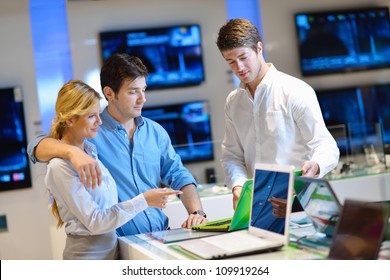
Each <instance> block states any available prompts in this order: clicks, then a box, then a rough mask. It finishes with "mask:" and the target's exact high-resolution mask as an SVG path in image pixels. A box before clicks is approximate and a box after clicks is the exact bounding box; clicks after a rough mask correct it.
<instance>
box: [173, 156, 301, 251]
mask: <svg viewBox="0 0 390 280" xmlns="http://www.w3.org/2000/svg"><path fill="white" fill-rule="evenodd" d="M293 170H294V169H293V167H292V166H280V165H273V164H260V163H258V164H256V165H255V169H254V173H253V174H254V179H253V188H252V200H251V204H250V206H251V207H250V222H249V227H248V229H246V230H240V231H234V232H228V233H223V234H220V235H216V236H211V237H204V238H200V239H194V240H188V241H183V242H180V243H178V245H179V246H180V248H181V249H183V250H185V251H187V252H189V253H191V254H193V255H196V256H198V257H200V258H202V259H223V258H229V257H235V256H241V255H248V254H255V253H261V252H269V251H273V250H278V249H280V248H282V247H283V246H285V245H287V244H288V242H289V235H288V229H289V215H290V209H291V202H292V189H293V183H294V172H293ZM272 196H275V197H280V198H285V199H287V206H286V207H287V208H286V209H288V210H287V211H286V217H285V218H274V217H273V216H272V210H273V207H272V204H271V202H269V201H268V199H269V198H271V197H272Z"/></svg>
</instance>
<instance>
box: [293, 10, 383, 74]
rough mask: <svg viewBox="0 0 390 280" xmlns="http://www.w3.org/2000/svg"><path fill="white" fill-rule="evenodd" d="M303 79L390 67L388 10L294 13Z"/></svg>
mask: <svg viewBox="0 0 390 280" xmlns="http://www.w3.org/2000/svg"><path fill="white" fill-rule="evenodd" d="M295 26H296V31H297V38H298V46H299V62H300V68H301V72H302V75H303V76H314V75H322V74H330V73H341V72H352V71H360V70H369V69H378V68H386V67H390V19H389V8H388V7H367V8H358V9H348V10H347V9H345V10H336V11H320V12H304V13H297V14H295Z"/></svg>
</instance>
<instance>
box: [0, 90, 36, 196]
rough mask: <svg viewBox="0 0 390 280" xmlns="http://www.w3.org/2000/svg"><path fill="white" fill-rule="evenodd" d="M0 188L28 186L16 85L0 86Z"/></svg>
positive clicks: (24, 132)
mask: <svg viewBox="0 0 390 280" xmlns="http://www.w3.org/2000/svg"><path fill="white" fill-rule="evenodd" d="M0 119H1V121H0V191H6V190H14V189H22V188H30V187H31V173H30V166H29V160H28V156H27V150H26V147H27V139H26V126H25V120H24V110H23V97H22V92H21V89H20V88H19V87H9V88H1V89H0Z"/></svg>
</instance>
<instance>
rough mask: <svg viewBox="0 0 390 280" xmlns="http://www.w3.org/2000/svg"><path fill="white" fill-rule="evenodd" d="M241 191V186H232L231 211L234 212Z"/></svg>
mask: <svg viewBox="0 0 390 280" xmlns="http://www.w3.org/2000/svg"><path fill="white" fill-rule="evenodd" d="M241 191H242V186H238V185H237V186H234V187H233V190H232V193H233V210H236V206H237V202H238V199H239V198H240V195H241Z"/></svg>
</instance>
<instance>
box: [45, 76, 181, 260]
mask: <svg viewBox="0 0 390 280" xmlns="http://www.w3.org/2000/svg"><path fill="white" fill-rule="evenodd" d="M100 98H101V97H100V95H99V94H98V93H97V92H96V91H95V90H94V89H92V88H91V87H90V86H88V85H87V84H85V83H84V82H82V81H79V80H72V81H69V82H68V83H66V84H65V85H64V86H63V87H62V88H61V89H60V91H59V93H58V97H57V101H56V107H55V109H56V116H55V118H54V120H53V123H52V127H51V130H50V134H51V136H52V137H53V138H55V139H57V140H58V141H61V142H64V143H66V144H69V145H74V146H77V147H79V148H80V149H82V150H83V151H85V153H87V154H88V155H90V156H92V157H94V158H95V159H96V160H97V161H98V163H99V166H100V169H101V172H102V184H101V185H100V186H99V187H96V188H93V189H92V188H86V187H85V186H84V185H83V183H82V182H81V179H80V177H79V174H78V172H77V170H76V169H75V167H74V166H73V165H72V164H71V162H70V161H69V160H67V159H61V158H53V159H51V160H50V161H49V163H48V166H47V173H46V177H45V183H46V187H47V189H48V191H49V193H50V195H51V198H52V212H53V214H54V215H55V216H56V217H57V219H58V224H57V226H58V227H61V226H62V225H63V224H65V232H66V234H67V238H66V245H65V249H64V252H63V258H64V259H117V258H118V257H119V251H118V250H119V249H118V240H117V236H116V233H115V229H116V228H117V227H120V226H122V225H123V224H125V223H126V222H128V221H129V220H131V219H132V218H133V217H135V216H136V215H137V214H138V213H140V212H141V211H143V210H145V209H146V208H147V207H153V208H164V207H165V204H166V199H167V196H169V195H172V194H181V193H182V192H181V191H170V190H167V189H158V188H154V189H151V190H148V191H146V192H144V193H141V194H140V195H138V196H136V197H134V198H133V199H131V200H128V201H121V202H119V203H118V192H117V187H116V184H115V181H114V180H113V178H112V176H111V175H110V173H109V172H108V170H107V169H106V168H105V167H104V166H103V164H102V163H101V162H100V161H99V159H98V153H97V150H96V147H95V145H94V144H92V143H91V142H89V141H88V140H86V139H88V138H94V137H96V135H97V133H98V130H99V125H100V124H101V123H102V121H101V119H100V117H99V113H100V103H99V100H100ZM113 159H114V158H113Z"/></svg>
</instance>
